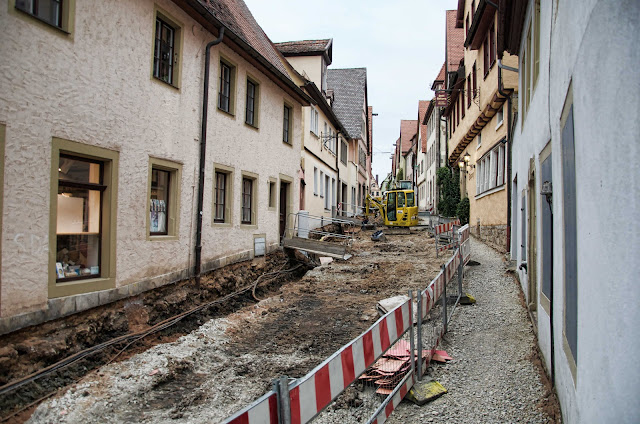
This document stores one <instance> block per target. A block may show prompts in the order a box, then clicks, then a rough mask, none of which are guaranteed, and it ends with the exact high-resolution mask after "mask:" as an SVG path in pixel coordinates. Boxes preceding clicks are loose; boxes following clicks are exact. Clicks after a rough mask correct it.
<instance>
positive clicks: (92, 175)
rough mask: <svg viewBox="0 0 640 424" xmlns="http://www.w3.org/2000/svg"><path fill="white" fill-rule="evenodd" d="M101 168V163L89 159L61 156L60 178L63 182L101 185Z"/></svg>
mask: <svg viewBox="0 0 640 424" xmlns="http://www.w3.org/2000/svg"><path fill="white" fill-rule="evenodd" d="M101 168H102V165H101V164H100V163H95V162H91V161H89V160H88V159H81V158H70V157H65V156H60V162H59V165H58V178H59V179H60V180H61V181H73V182H77V183H92V184H101V183H102V176H101V170H102V169H101Z"/></svg>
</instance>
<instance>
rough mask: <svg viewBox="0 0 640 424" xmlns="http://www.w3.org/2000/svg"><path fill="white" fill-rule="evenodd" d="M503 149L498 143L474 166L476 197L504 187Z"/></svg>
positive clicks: (502, 145)
mask: <svg viewBox="0 0 640 424" xmlns="http://www.w3.org/2000/svg"><path fill="white" fill-rule="evenodd" d="M504 166H505V147H504V144H502V143H499V144H498V145H497V146H496V147H494V148H493V149H491V150H490V151H489V152H488V153H487V154H485V155H484V156H483V157H482V158H481V159H480V160H479V161H478V162H477V164H476V167H477V173H476V174H477V176H476V196H478V195H480V194H482V193H484V192H485V191H488V190H491V189H494V188H496V187H501V186H503V185H504V183H505V181H504V176H505V173H504V171H505V168H504Z"/></svg>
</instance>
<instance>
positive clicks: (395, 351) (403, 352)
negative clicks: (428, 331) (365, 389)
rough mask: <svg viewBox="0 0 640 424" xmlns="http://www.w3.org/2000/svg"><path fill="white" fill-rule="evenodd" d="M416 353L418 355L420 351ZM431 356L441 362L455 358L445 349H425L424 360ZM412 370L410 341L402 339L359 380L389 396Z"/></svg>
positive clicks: (423, 352)
mask: <svg viewBox="0 0 640 424" xmlns="http://www.w3.org/2000/svg"><path fill="white" fill-rule="evenodd" d="M414 353H415V356H417V354H418V352H417V351H415V352H414ZM429 357H431V359H430V360H431V361H436V362H441V363H445V362H447V361H450V360H451V359H453V358H451V357H450V356H449V355H447V352H445V351H443V350H435V351H430V350H423V351H422V360H423V361H424V360H426V361H427V363H428V362H429ZM410 370H411V346H410V344H409V342H408V341H406V340H400V341H398V343H396V345H395V346H394V347H392V348H391V349H389V350H388V351H387V352H386V353H385V354H384V355H382V356H381V357H380V359H378V360H377V361H376V363H375V364H373V365H372V366H371V367H370V368H369V369H367V370H366V371H365V372H364V373H363V374H362V375H361V376H360V378H359V381H360V383H361V384H364V385H373V386H374V387H376V393H377V394H379V395H383V396H388V395H389V394H391V392H392V391H393V389H394V387H396V386H397V385H398V383H399V382H400V381H401V380H402V379H403V378H404V376H405V375H406V374H407V373H408V372H409V371H410Z"/></svg>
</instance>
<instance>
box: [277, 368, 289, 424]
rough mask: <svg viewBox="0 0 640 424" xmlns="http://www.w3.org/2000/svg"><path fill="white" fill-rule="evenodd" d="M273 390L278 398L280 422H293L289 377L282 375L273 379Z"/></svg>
mask: <svg viewBox="0 0 640 424" xmlns="http://www.w3.org/2000/svg"><path fill="white" fill-rule="evenodd" d="M273 391H274V392H276V397H277V399H278V424H291V405H290V402H289V379H288V378H287V377H286V376H282V377H280V378H278V379H277V380H274V381H273Z"/></svg>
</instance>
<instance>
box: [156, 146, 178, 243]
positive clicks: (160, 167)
mask: <svg viewBox="0 0 640 424" xmlns="http://www.w3.org/2000/svg"><path fill="white" fill-rule="evenodd" d="M149 170H150V174H151V175H150V176H149V207H148V211H149V213H148V234H149V236H173V237H176V236H177V228H178V227H177V218H178V215H179V213H180V210H179V201H180V178H181V167H180V165H179V164H175V163H173V162H170V161H166V160H163V159H157V158H150V159H149Z"/></svg>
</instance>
